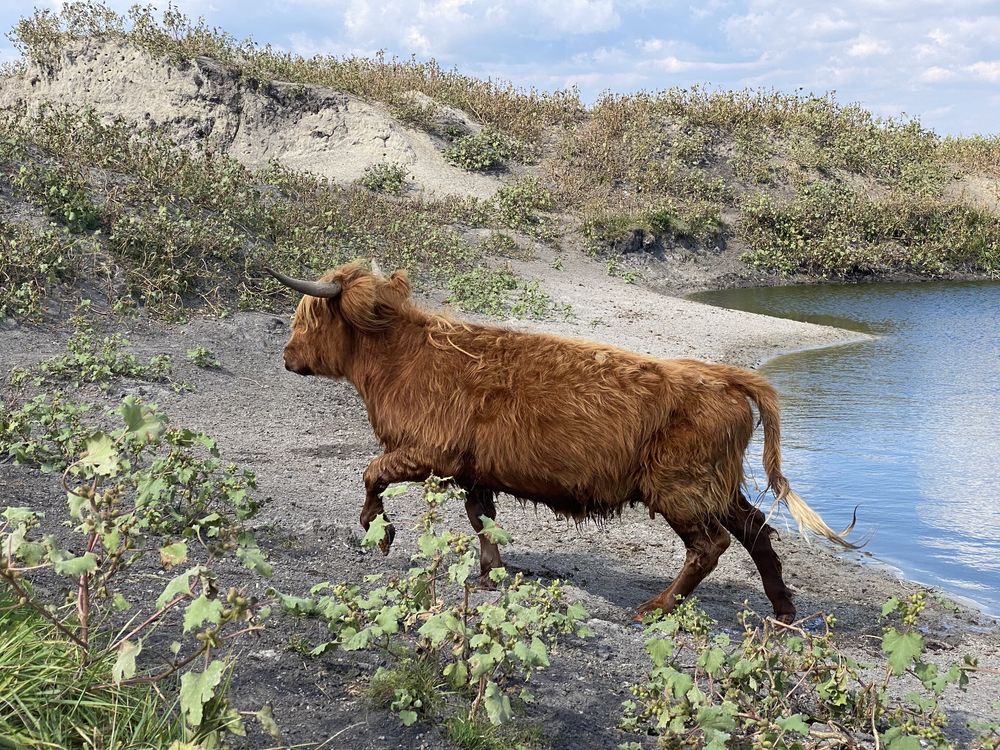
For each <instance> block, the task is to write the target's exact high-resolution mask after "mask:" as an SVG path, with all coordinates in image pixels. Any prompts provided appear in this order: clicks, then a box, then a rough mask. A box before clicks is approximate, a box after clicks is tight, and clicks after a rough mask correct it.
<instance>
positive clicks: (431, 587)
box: [278, 477, 588, 726]
mask: <svg viewBox="0 0 1000 750" xmlns="http://www.w3.org/2000/svg"><path fill="white" fill-rule="evenodd" d="M408 489H409V488H408V487H406V486H398V487H395V488H391V489H390V490H388V491H386V492H385V493H383V497H390V496H393V495H398V494H401V493H403V492H406V491H407V490H408ZM422 491H423V497H424V501H425V502H426V509H425V511H424V513H423V514H422V515H421V516H420V520H419V522H418V530H419V531H420V538H419V540H418V545H417V546H418V550H419V551H418V552H417V553H416V554H415V555H414V556H413V558H412V559H413V563H414V564H413V566H412V567H411V568H410V569H409V571H408V572H407V573H406V574H404V575H402V576H398V577H394V578H391V579H389V580H388V581H386V582H384V583H382V576H381V575H374V576H369V577H368V578H367V579H366V581H365V586H363V587H362V586H360V585H358V584H354V583H346V582H345V583H338V584H330V583H321V584H317V585H316V586H313V587H312V588H311V589H310V592H309V594H310V595H309V596H308V597H298V596H288V595H285V594H278V597H279V600H280V601H281V604H282V606H283V608H284V609H285V611H287V612H289V613H293V614H298V615H315V616H318V617H320V618H322V619H323V621H324V622H325V623H326V625H327V627H328V628H329V631H330V638H331V639H330V640H329V641H326V642H323V643H320V644H318V645H317V646H316V647H315V648H314V649H313V651H312V653H313V655H316V656H319V655H321V654H323V653H325V652H326V651H328V650H330V649H335V648H339V649H342V650H344V651H356V650H360V649H367V650H375V651H378V652H380V653H382V654H383V655H384V656H385V657H387V658H388V659H390V660H391V665H390V666H389V667H387V668H384V669H381V670H380V671H379V672H377V673H376V675H375V676H374V677H373V679H372V682H371V685H370V686H369V688H368V689H367V692H368V694H369V696H370V697H372V698H373V699H375V700H378V701H379V702H380V703H382V704H383V705H386V704H388V705H389V706H390V707H391V708H392V710H393V711H395V712H396V713H397V714H398V715H399V718H400V720H401V721H402V722H403V724H405V725H407V726H409V725H410V724H413V723H414V722H415V721H417V719H418V718H419V717H421V716H423V717H424V718H425V719H427V720H430V721H436V722H437V721H442V720H448V719H450V718H451V717H455V716H461V717H464V719H465V721H467V722H477V721H479V720H481V718H482V717H484V716H485V718H487V719H488V720H489V722H490V723H491V724H494V725H500V724H504V723H506V722H508V721H510V720H511V719H512V718H513V716H514V708H515V706H516V705H517V703H518V701H521V702H530V701H531V700H533V696H532V695H531V693H530V692H529V691H528V690H527V688H525V687H523V683H524V682H527V681H528V680H529V679H530V678H531V676H532V674H534V672H536V671H538V670H541V669H545V668H547V667H548V666H549V662H550V659H549V656H550V653H551V649H552V648H553V646H554V645H555V644H556V643H557V641H558V640H559V638H560V637H565V636H568V635H576V636H578V637H582V636H585V635H588V631H587V629H586V627H585V626H584V625H583V624H582V623H583V621H584V620H585V619H586V617H587V614H586V612H585V611H584V610H583V608H582V607H581V606H580V605H579V604H576V603H572V604H566V602H565V601H564V598H563V591H562V586H561V584H560V583H559V582H558V581H554V582H553V583H551V584H549V585H548V586H546V585H543V584H541V583H538V582H534V581H527V580H525V579H524V577H523V575H522V574H520V573H518V574H517V575H515V576H513V577H510V576H508V574H507V571H506V570H505V569H502V568H500V569H495V570H493V571H491V572H490V574H489V577H490V580H491V581H492V582H493V584H494V585H495V586H496V587H497V592H496V594H495V595H492V596H490V597H489V598H488V599H487V600H485V601H483V602H481V603H479V604H476V605H473V604H472V600H471V596H472V593H473V591H474V589H475V586H476V584H475V580H476V578H475V577H474V576H473V570H474V568H476V557H477V554H476V550H475V548H474V542H475V537H472V536H470V535H468V534H462V533H458V532H454V531H449V530H446V529H442V528H441V524H442V516H441V507H442V506H443V504H444V503H446V502H448V501H455V500H458V501H461V500H463V499H464V493H463V492H462V491H461V490H456V489H452V488H448V487H446V486H445V485H444V484H443V483H442V481H441V480H440V479H438V478H436V477H430V478H428V479H427V481H426V482H425V483H424V484H423V487H422ZM483 522H484V525H485V527H484V529H483V531H482V532H481V533H482V534H483V535H484V536H485V537H486V538H488V539H489V540H490V541H493V542H495V543H497V544H505V543H506V542H507V541H509V538H510V537H509V535H508V534H507V533H506V532H504V531H503V530H502V529H501V528H500V527H498V526H497V525H496V524H494V523H493V522H492V521H490V519H488V518H485V517H484V519H483ZM387 526H388V522H387V521H386V520H385V517H384V516H378V517H377V518H376V519H375V520H374V521H373V522H372V524H371V526H370V528H369V530H368V532H367V533H366V535H365V538H364V540H363V544H364V546H365V547H369V548H374V547H375V546H376V545H378V544H379V543H380V542H381V541H382V540H383V538H384V536H385V533H386V531H385V530H386V527H387ZM516 687H520V690H519V691H517V692H514V690H515V688H516Z"/></svg>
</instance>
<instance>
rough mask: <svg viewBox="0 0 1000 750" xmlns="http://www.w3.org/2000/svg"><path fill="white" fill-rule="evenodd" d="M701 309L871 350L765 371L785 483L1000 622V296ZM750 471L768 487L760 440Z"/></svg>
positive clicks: (831, 293) (901, 290) (912, 574)
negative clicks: (825, 331)
mask: <svg viewBox="0 0 1000 750" xmlns="http://www.w3.org/2000/svg"><path fill="white" fill-rule="evenodd" d="M693 299H696V300H698V301H700V302H708V303H710V304H714V305H720V306H723V307H731V308H736V309H740V310H748V311H751V312H759V313H764V314H767V315H775V316H779V317H785V318H795V319H798V320H807V321H812V322H817V323H826V324H828V325H838V326H841V327H845V328H852V329H854V330H860V331H865V332H869V333H872V334H874V335H876V336H877V338H876V339H874V340H871V341H865V342H861V343H857V344H849V345H846V346H836V347H830V348H825V349H814V350H809V351H802V352H796V353H792V354H787V355H783V356H780V357H777V358H775V359H772V360H770V361H769V362H768V363H767V364H765V365H764V367H763V368H762V371H763V372H764V373H765V374H766V375H767V376H768V378H769V379H770V380H771V382H772V383H773V384H774V385H775V387H776V388H777V389H778V391H779V392H780V393H781V397H782V419H783V424H782V427H783V435H782V437H783V442H782V448H783V456H784V471H785V474H786V475H787V476H788V477H789V479H790V480H791V482H792V486H793V487H795V489H796V490H797V491H798V492H799V494H801V495H802V496H803V497H804V498H806V500H807V501H808V502H809V503H810V504H811V505H812V506H813V507H814V508H815V509H816V510H818V511H819V512H821V513H822V514H823V516H824V518H825V519H826V520H827V522H828V523H830V525H831V526H833V527H834V528H842V527H843V526H844V525H846V524H847V522H849V520H850V517H851V511H852V509H853V508H854V506H855V505H858V506H860V507H859V509H858V518H859V521H858V531H859V533H857V536H858V537H863V536H865V535H866V534H871V541H870V542H869V544H868V546H867V548H866V549H867V550H868V551H870V552H871V553H872V554H874V555H875V556H876V557H877V558H879V559H881V560H883V561H885V562H887V563H890V564H891V565H893V566H895V567H897V568H899V569H900V570H901V571H902V573H903V575H905V576H906V577H907V578H910V579H912V580H915V581H919V582H922V583H927V584H931V585H934V586H937V587H939V588H941V589H944V590H946V591H949V592H951V593H953V594H956V595H958V596H960V597H965V598H968V599H972V600H974V601H975V602H977V603H979V604H980V605H981V606H982V607H983V608H984V609H985V610H986V611H988V612H991V613H992V614H995V615H1000V284H996V283H986V282H983V283H952V282H942V283H936V282H929V283H921V284H865V285H832V286H797V287H770V288H763V289H734V290H725V291H720V292H710V293H705V294H700V295H695V296H694V297H693ZM754 451H755V455H754V457H753V459H752V460H753V462H754V464H753V467H752V468H753V470H754V472H755V474H756V476H757V477H758V479H759V477H760V470H759V469H758V468H757V467H758V466H759V453H760V440H759V436H758V439H756V440H755V443H754Z"/></svg>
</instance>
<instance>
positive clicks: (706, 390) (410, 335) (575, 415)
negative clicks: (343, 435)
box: [284, 264, 851, 621]
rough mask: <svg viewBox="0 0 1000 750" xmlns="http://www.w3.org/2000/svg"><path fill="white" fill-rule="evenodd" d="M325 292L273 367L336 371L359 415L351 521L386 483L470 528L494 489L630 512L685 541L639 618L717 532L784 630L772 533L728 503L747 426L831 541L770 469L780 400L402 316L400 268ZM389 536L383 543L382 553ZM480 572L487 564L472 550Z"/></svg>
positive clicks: (807, 523)
mask: <svg viewBox="0 0 1000 750" xmlns="http://www.w3.org/2000/svg"><path fill="white" fill-rule="evenodd" d="M322 280H323V281H330V282H339V283H340V285H341V287H342V292H341V293H340V294H339V295H338V296H336V297H334V298H332V299H320V298H316V297H310V296H305V297H303V299H302V301H301V303H300V304H299V307H298V309H297V311H296V313H295V320H294V324H293V329H292V336H291V339H290V341H289V342H288V344H287V346H286V347H285V353H284V358H285V365H286V367H287V368H288V369H289V370H292V371H294V372H298V373H301V374H306V375H310V374H315V375H323V376H327V377H332V378H346V379H347V380H348V381H350V382H351V383H352V384H353V385H354V386H355V388H357V390H358V393H359V394H360V395H361V397H362V399H363V400H364V402H365V405H366V406H367V408H368V416H369V419H370V421H371V424H372V428H373V429H374V431H375V434H376V435H377V436H378V438H379V440H380V441H381V442H382V445H383V446H384V449H385V452H384V454H383V455H381V456H379V457H378V458H376V459H375V460H374V461H372V463H371V465H370V466H369V468H368V470H367V471H366V472H365V485H366V489H367V500H366V502H365V507H364V509H363V510H362V514H361V522H362V524H363V525H364V526H365V528H367V527H368V524H369V523H370V522H371V520H372V519H373V518H374V517H375V516H376V515H378V514H379V513H381V512H383V507H382V500H381V498H380V494H381V492H382V491H384V489H385V488H386V487H387V486H388V485H389V484H391V483H393V482H400V481H409V480H413V481H419V480H423V479H424V478H426V476H427V475H428V474H430V473H432V472H433V473H436V474H438V475H441V476H450V477H454V479H455V481H456V482H457V483H458V484H459V485H461V486H462V487H463V488H465V489H466V490H467V491H468V501H467V503H466V505H467V510H468V512H469V517H470V520H471V521H472V523H473V527H474V528H476V530H477V531H478V530H480V529H481V528H482V522H481V520H480V518H481V516H483V515H486V516H489V517H494V516H495V509H494V506H493V498H494V496H495V494H496V493H500V492H504V493H508V494H510V495H514V496H515V497H518V498H523V499H525V500H530V501H532V502H535V503H542V504H544V505H547V506H549V507H550V508H552V509H553V510H554V511H555V512H556V513H559V514H562V515H565V516H568V517H571V518H574V519H577V520H581V519H585V518H597V519H604V518H607V517H608V516H611V515H613V514H617V513H620V512H621V510H622V508H623V507H624V505H625V504H626V503H628V504H633V503H642V504H644V505H646V506H647V507H648V508H649V512H650V515H651V516H653V515H655V514H660V515H662V516H663V517H664V518H665V519H666V520H667V522H668V523H669V524H670V525H671V526H672V527H673V528H674V529H675V530H676V531H677V533H678V534H679V535H680V536H681V538H682V539H683V540H684V542H685V545H686V546H687V548H688V558H687V560H686V561H685V565H684V568H683V569H682V571H681V573H680V575H678V577H677V580H675V581H674V583H673V584H672V585H671V587H669V588H668V589H667V590H666V591H664V592H663V593H662V594H660V596H658V597H656V598H654V599H652V600H650V601H649V602H646V603H645V604H644V605H643V606H642V607H641V608H640V611H648V610H651V609H656V608H660V609H663V610H669V609H671V608H672V607H673V606H674V603H675V600H676V598H677V597H678V596H687V595H688V594H690V592H691V591H692V590H693V589H694V587H695V586H696V585H697V584H698V582H699V581H700V580H701V579H702V578H704V576H705V575H707V574H708V573H709V572H710V571H711V570H712V569H713V568H714V567H715V564H716V562H717V560H718V556H719V555H720V554H721V553H722V552H723V551H724V550H725V548H726V547H727V546H728V544H729V532H731V533H733V534H735V535H736V537H737V538H738V539H739V541H740V542H742V543H743V544H744V545H745V546H746V547H747V549H748V550H749V551H750V552H751V555H752V556H753V558H754V562H755V563H756V564H757V567H758V569H759V570H760V573H761V577H762V579H763V582H764V586H765V590H766V591H767V593H768V596H769V597H770V598H771V601H772V603H773V604H774V608H775V614H776V615H777V616H778V617H780V618H781V619H782V620H786V621H787V620H790V619H792V618H794V612H795V610H794V607H793V606H792V604H791V597H790V594H789V592H788V589H787V588H786V587H785V585H784V583H783V581H782V580H781V564H780V562H779V561H778V559H777V556H776V555H775V554H774V551H773V549H772V548H771V544H770V535H771V533H772V532H773V530H772V529H771V528H770V527H769V526H768V525H767V524H766V519H765V518H764V517H763V515H762V514H761V513H760V511H759V510H757V509H756V508H753V507H752V506H751V505H750V504H749V503H748V502H747V501H746V498H745V497H744V496H743V495H742V492H741V488H742V485H743V457H744V453H745V451H746V448H747V444H748V442H749V440H750V437H751V434H752V432H753V427H754V422H753V413H752V411H751V408H750V405H749V403H748V399H749V400H750V401H753V402H755V403H756V405H757V408H758V410H759V411H760V415H761V420H762V422H763V425H764V457H763V461H764V467H765V471H766V473H767V478H768V482H769V485H770V487H771V488H772V489H773V490H774V492H775V495H776V498H777V500H780V501H784V502H785V503H786V504H787V505H788V507H789V510H790V511H791V513H792V515H793V516H794V517H795V519H796V520H797V521H798V522H799V524H800V526H801V527H803V528H804V529H808V530H809V531H812V532H815V533H817V534H820V535H822V536H823V537H825V538H827V539H830V540H832V541H834V542H837V543H839V544H843V545H845V546H851V545H850V543H848V542H846V541H845V540H844V539H843V537H842V536H841V535H838V534H836V533H835V532H833V531H832V530H831V529H830V528H829V527H828V526H827V525H826V524H825V523H823V521H822V520H821V519H820V518H819V516H818V515H816V514H815V512H813V511H812V510H811V509H810V508H809V506H808V505H806V504H805V502H804V501H802V499H801V498H799V497H798V495H796V494H795V493H793V492H792V491H791V489H790V487H789V484H788V480H787V479H786V478H785V477H784V475H783V474H782V473H781V452H780V428H779V416H778V398H777V394H776V393H775V391H774V389H773V388H772V387H771V386H770V385H769V384H768V383H767V382H766V381H765V380H764V378H762V377H761V376H760V375H758V374H756V373H754V372H751V371H749V370H745V369H741V368H737V367H730V366H727V365H716V364H707V363H704V362H698V361H695V360H664V359H656V358H654V357H648V356H643V355H640V354H634V353H631V352H627V351H623V350H621V349H617V348H615V347H612V346H607V345H603V344H594V343H588V342H583V341H576V340H572V339H566V338H560V337H557V336H549V335H543V334H533V333H522V332H518V331H511V330H506V329H503V328H497V327H491V326H481V325H471V324H465V323H460V322H456V321H453V320H450V319H448V318H445V317H443V316H440V315H436V314H433V313H430V312H427V311H425V310H422V309H420V308H418V307H416V306H414V305H413V304H412V303H411V302H410V300H409V292H410V286H409V282H408V280H407V278H406V275H405V274H404V273H402V272H398V271H397V272H396V273H394V274H392V275H391V276H390V277H389V278H383V277H381V276H376V275H373V274H372V273H371V272H369V271H367V270H366V269H365V268H363V267H362V266H360V265H358V264H352V265H347V266H344V267H342V268H340V269H337V270H336V271H332V272H330V273H328V274H327V275H326V276H324V277H323V279H322ZM390 544H391V535H390V537H389V538H388V539H387V541H386V543H385V544H384V545H383V550H384V551H386V552H388V549H389V545H390ZM481 564H482V572H483V575H484V576H485V575H486V573H488V571H489V569H490V568H491V567H494V566H497V565H499V564H500V556H499V551H498V550H497V549H496V547H495V545H491V544H490V543H489V542H488V541H487V540H485V539H483V540H482V556H481Z"/></svg>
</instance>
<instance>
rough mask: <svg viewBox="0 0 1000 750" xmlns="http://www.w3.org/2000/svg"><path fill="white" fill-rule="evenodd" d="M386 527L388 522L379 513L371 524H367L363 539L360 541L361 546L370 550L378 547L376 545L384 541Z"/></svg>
mask: <svg viewBox="0 0 1000 750" xmlns="http://www.w3.org/2000/svg"><path fill="white" fill-rule="evenodd" d="M388 525H389V521H387V520H386V517H385V514H384V513H379V514H378V515H377V516H375V518H373V519H372V522H371V524H369V526H368V531H366V532H365V536H364V538H363V539H362V540H361V546H362V547H364V548H365V549H372V548H373V547H376V546H378V543H379V542H381V541H382V540H383V539H385V529H386V527H387V526H388Z"/></svg>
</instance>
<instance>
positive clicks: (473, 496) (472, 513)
mask: <svg viewBox="0 0 1000 750" xmlns="http://www.w3.org/2000/svg"><path fill="white" fill-rule="evenodd" d="M465 512H466V513H468V515H469V521H470V522H471V523H472V528H473V529H474V530H475V532H476V534H478V535H479V585H480V586H482V587H483V588H494V585H493V581H491V580H490V571H491V570H493V568H501V567H503V563H502V562H500V548H499V547H498V546H497V544H496V542H492V541H490V540H489V539H487V538H486V537H485V536H484V535H483V516H486V517H487V518H489V519H490V520H492V521H495V520H496V518H497V508H496V505H495V504H494V503H493V492H491V491H490V490H486V489H483V488H481V487H473V488H466V489H465Z"/></svg>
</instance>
